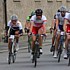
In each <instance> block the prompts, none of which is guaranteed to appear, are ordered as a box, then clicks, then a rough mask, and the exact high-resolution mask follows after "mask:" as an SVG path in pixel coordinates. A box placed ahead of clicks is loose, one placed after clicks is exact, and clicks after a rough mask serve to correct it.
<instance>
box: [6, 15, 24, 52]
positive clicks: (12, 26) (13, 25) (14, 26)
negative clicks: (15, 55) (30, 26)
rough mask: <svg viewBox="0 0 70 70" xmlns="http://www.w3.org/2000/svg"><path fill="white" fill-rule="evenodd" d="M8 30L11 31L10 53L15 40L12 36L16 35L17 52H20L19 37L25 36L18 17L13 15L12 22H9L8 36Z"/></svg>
mask: <svg viewBox="0 0 70 70" xmlns="http://www.w3.org/2000/svg"><path fill="white" fill-rule="evenodd" d="M8 30H9V39H8V50H9V52H10V48H11V41H12V39H13V36H12V35H15V38H16V44H17V47H16V51H18V49H19V47H18V41H19V37H20V36H21V35H22V34H23V29H22V24H21V22H19V21H18V17H17V15H15V14H14V15H12V16H11V20H10V21H9V22H8V24H7V32H6V34H7V35H8Z"/></svg>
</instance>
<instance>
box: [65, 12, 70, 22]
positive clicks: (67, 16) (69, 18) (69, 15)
mask: <svg viewBox="0 0 70 70" xmlns="http://www.w3.org/2000/svg"><path fill="white" fill-rule="evenodd" d="M65 19H67V20H68V22H69V23H70V13H66V16H65Z"/></svg>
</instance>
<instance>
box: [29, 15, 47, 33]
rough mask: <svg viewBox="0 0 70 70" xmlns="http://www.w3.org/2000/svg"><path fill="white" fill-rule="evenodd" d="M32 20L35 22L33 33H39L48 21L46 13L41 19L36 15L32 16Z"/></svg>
mask: <svg viewBox="0 0 70 70" xmlns="http://www.w3.org/2000/svg"><path fill="white" fill-rule="evenodd" d="M30 21H32V22H34V25H33V29H32V33H33V34H37V33H38V30H39V29H40V28H42V29H44V27H43V24H46V23H47V19H46V17H45V16H44V15H42V17H41V19H37V18H36V15H34V16H32V18H31V19H30Z"/></svg>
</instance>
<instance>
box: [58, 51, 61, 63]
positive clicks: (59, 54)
mask: <svg viewBox="0 0 70 70" xmlns="http://www.w3.org/2000/svg"><path fill="white" fill-rule="evenodd" d="M60 58H61V53H60V52H59V53H58V62H60Z"/></svg>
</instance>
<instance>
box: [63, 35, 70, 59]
mask: <svg viewBox="0 0 70 70" xmlns="http://www.w3.org/2000/svg"><path fill="white" fill-rule="evenodd" d="M69 39H70V37H69V35H68V34H66V40H65V50H64V58H67V48H68V40H69Z"/></svg>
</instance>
